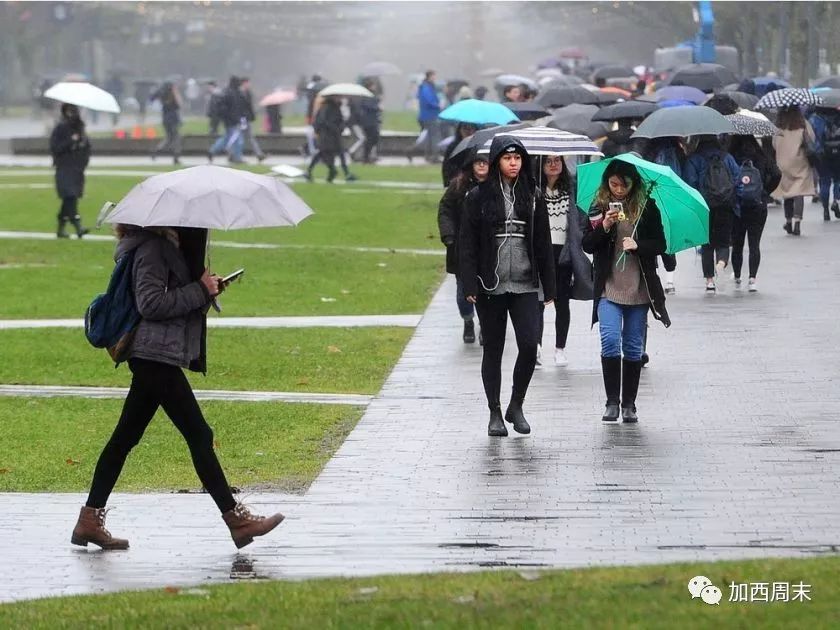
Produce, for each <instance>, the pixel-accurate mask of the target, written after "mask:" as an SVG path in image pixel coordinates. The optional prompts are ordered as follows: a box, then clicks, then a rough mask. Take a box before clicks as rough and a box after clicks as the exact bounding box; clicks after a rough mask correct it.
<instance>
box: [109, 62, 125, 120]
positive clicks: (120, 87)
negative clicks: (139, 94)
mask: <svg viewBox="0 0 840 630" xmlns="http://www.w3.org/2000/svg"><path fill="white" fill-rule="evenodd" d="M105 91H106V92H110V94H111V96H113V97H114V99H115V100H116V101H117V105H120V106H121V105H122V97H123V93H124V92H125V84H124V83H123V81H122V79H120V77H119V75H118V74H112V75H111V76H110V77H109V78H108V80H107V81H106V82H105ZM119 122H120V115H119V114H118V113H117V114H111V123H112V124H113V125H114V127H116V126H117V125H118V124H119Z"/></svg>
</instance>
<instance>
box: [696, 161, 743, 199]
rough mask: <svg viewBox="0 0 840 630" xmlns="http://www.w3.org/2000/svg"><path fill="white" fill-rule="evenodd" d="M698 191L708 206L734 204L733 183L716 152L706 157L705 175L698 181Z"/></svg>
mask: <svg viewBox="0 0 840 630" xmlns="http://www.w3.org/2000/svg"><path fill="white" fill-rule="evenodd" d="M700 186H701V189H700V192H701V193H702V194H703V198H704V199H705V200H706V203H707V204H709V207H710V208H724V207H727V206H733V205H735V184H734V183H733V182H732V175H731V173H730V172H729V169H728V168H726V164H724V163H723V158H721V156H720V155H719V154H717V153H712V154H710V155H709V157H708V167H707V168H706V176H705V178H703V181H702V182H701V183H700Z"/></svg>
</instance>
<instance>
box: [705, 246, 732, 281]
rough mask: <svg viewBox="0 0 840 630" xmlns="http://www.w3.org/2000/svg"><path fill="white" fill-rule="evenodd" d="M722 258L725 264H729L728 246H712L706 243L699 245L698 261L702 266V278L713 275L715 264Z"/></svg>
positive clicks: (712, 276)
mask: <svg viewBox="0 0 840 630" xmlns="http://www.w3.org/2000/svg"><path fill="white" fill-rule="evenodd" d="M719 260H722V261H723V262H725V263H726V264H727V265H728V264H729V246H728V245H727V246H726V247H713V246H712V245H709V244H706V245H702V246H701V247H700V263H701V265H702V267H703V277H704V278H714V277H715V264H716V263H717V262H718V261H719Z"/></svg>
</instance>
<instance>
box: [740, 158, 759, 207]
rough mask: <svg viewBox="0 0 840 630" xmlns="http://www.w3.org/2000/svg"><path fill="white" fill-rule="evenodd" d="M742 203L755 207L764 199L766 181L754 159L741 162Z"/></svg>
mask: <svg viewBox="0 0 840 630" xmlns="http://www.w3.org/2000/svg"><path fill="white" fill-rule="evenodd" d="M739 177H740V179H741V205H743V206H748V207H751V208H754V207H756V206H760V205H761V203H762V202H763V201H764V182H763V181H762V179H761V171H759V170H758V169H757V168H756V167H755V165H754V164H753V163H752V160H744V161H743V163H742V164H741V174H740V175H739Z"/></svg>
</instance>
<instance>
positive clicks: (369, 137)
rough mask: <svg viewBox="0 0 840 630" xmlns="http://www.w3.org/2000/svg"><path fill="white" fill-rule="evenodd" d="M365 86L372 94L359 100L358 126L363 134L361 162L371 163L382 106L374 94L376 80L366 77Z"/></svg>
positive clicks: (375, 147)
mask: <svg viewBox="0 0 840 630" xmlns="http://www.w3.org/2000/svg"><path fill="white" fill-rule="evenodd" d="M365 87H366V88H367V89H369V90H370V91H371V92H373V94H374V96H373V97H370V96H365V97H362V98H361V99H360V100H359V105H358V108H359V112H358V118H359V126H360V127H361V128H362V133H363V134H364V137H365V138H364V145H363V149H362V162H364V163H365V164H373V163H375V162H376V159H377V157H376V156H378V149H379V130H380V128H381V127H382V106H381V105H380V104H379V97H378V96H376V92H374V90H373V88H375V87H376V82H374V81H373V80H371V79H367V80H366V82H365Z"/></svg>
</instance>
